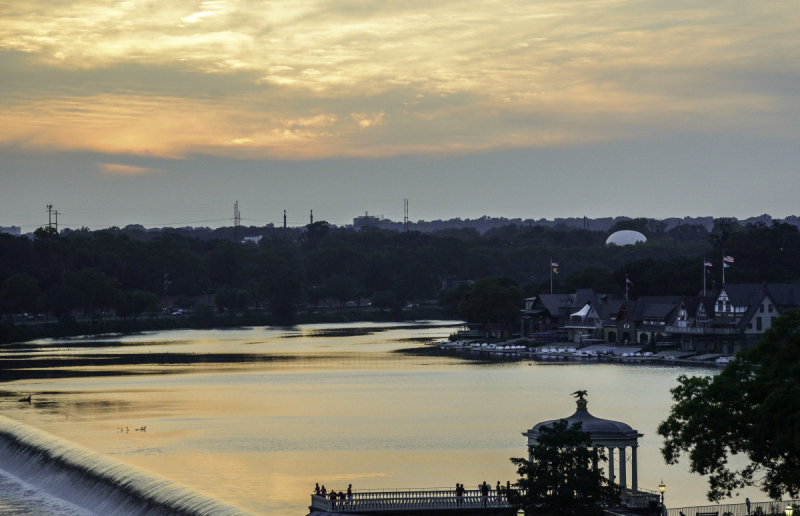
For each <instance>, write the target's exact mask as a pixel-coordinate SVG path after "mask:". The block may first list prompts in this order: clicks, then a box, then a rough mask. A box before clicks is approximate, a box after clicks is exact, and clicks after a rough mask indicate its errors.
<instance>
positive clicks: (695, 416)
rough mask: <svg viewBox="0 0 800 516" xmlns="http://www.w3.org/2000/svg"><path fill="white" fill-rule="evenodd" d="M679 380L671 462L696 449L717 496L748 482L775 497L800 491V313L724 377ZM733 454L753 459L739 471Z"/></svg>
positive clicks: (671, 420)
mask: <svg viewBox="0 0 800 516" xmlns="http://www.w3.org/2000/svg"><path fill="white" fill-rule="evenodd" d="M678 383H679V384H680V385H678V387H675V388H674V389H672V398H673V400H674V401H675V405H673V407H672V409H671V411H670V415H669V417H668V418H667V420H666V421H664V422H663V423H661V425H659V427H658V433H659V434H660V435H662V436H663V437H664V446H663V448H662V449H661V452H662V454H663V455H664V459H665V461H666V462H667V463H668V464H676V463H677V462H679V460H680V459H681V458H682V457H683V456H684V455H685V454H688V459H689V465H690V468H691V471H692V472H693V473H699V474H701V475H708V476H709V477H708V482H709V491H708V499H709V500H711V501H719V500H721V499H723V498H728V497H730V496H731V495H732V494H733V493H734V492H735V491H738V490H739V489H741V488H743V487H746V486H758V487H759V488H760V489H761V490H762V491H764V492H765V493H766V494H767V495H769V497H770V498H772V499H774V500H780V499H781V497H782V496H783V495H785V494H788V495H789V496H790V497H792V498H796V497H797V496H798V494H800V310H791V311H788V312H786V313H785V314H784V315H782V316H780V317H778V318H777V319H776V320H775V321H774V322H773V323H772V328H771V329H769V330H767V331H766V332H765V333H764V337H763V339H762V340H761V341H760V342H759V343H758V344H757V345H756V346H755V347H754V348H752V349H747V350H744V351H741V352H740V353H739V354H738V355H737V356H736V358H735V360H734V361H733V362H731V363H730V364H728V366H727V367H726V368H725V369H724V370H723V371H722V372H721V373H720V374H718V375H717V376H713V377H708V376H707V377H687V376H680V377H679V378H678ZM733 455H744V456H745V457H746V458H747V460H748V461H749V463H748V464H747V465H746V466H745V467H744V468H732V467H730V464H729V463H728V460H729V459H730V458H731V456H733Z"/></svg>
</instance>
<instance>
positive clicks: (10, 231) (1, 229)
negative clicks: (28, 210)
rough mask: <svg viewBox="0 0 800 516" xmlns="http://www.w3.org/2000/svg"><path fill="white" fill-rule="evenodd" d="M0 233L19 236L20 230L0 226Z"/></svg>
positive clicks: (18, 228) (17, 227)
mask: <svg viewBox="0 0 800 516" xmlns="http://www.w3.org/2000/svg"><path fill="white" fill-rule="evenodd" d="M0 233H7V234H9V235H14V236H21V235H22V229H21V228H20V227H19V226H7V227H4V226H0Z"/></svg>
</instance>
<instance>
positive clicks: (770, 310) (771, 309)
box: [767, 305, 775, 313]
mask: <svg viewBox="0 0 800 516" xmlns="http://www.w3.org/2000/svg"><path fill="white" fill-rule="evenodd" d="M774 308H775V307H774V306H772V305H769V306H768V307H767V311H768V312H769V313H772V311H773V309H774Z"/></svg>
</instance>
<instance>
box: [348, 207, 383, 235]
mask: <svg viewBox="0 0 800 516" xmlns="http://www.w3.org/2000/svg"><path fill="white" fill-rule="evenodd" d="M381 221H382V219H381V218H378V217H373V216H371V215H370V214H369V212H366V211H365V212H364V216H363V217H356V218H354V219H353V228H354V229H355V230H356V231H358V230H361V229H363V228H366V227H373V228H377V227H380V226H381Z"/></svg>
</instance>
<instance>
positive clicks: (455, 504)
mask: <svg viewBox="0 0 800 516" xmlns="http://www.w3.org/2000/svg"><path fill="white" fill-rule="evenodd" d="M309 509H310V510H311V513H312V514H314V513H315V512H316V513H318V514H319V513H338V514H358V515H374V516H390V515H393V514H401V513H403V514H409V513H412V512H413V514H414V515H415V516H420V515H427V514H431V515H436V516H447V515H448V514H453V515H455V514H465V515H475V516H493V515H514V514H516V513H517V509H516V507H514V506H512V505H510V504H509V503H508V499H507V498H506V496H505V495H503V494H498V493H497V491H496V490H491V491H490V492H489V496H486V497H484V496H482V495H481V492H480V491H479V490H477V489H475V490H467V491H465V492H464V495H463V496H456V495H455V489H410V490H396V491H357V492H353V497H352V498H350V499H345V500H342V499H338V498H337V499H335V500H332V499H330V498H326V497H324V496H321V495H316V494H312V495H311V506H310V507H309Z"/></svg>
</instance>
